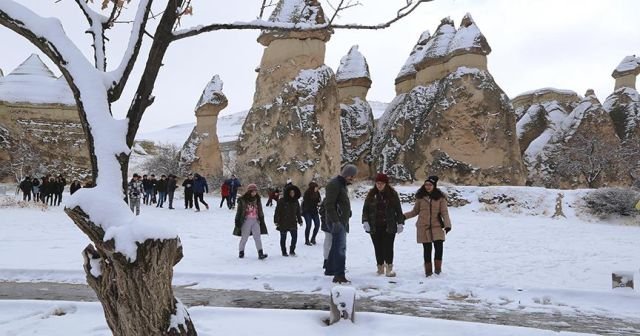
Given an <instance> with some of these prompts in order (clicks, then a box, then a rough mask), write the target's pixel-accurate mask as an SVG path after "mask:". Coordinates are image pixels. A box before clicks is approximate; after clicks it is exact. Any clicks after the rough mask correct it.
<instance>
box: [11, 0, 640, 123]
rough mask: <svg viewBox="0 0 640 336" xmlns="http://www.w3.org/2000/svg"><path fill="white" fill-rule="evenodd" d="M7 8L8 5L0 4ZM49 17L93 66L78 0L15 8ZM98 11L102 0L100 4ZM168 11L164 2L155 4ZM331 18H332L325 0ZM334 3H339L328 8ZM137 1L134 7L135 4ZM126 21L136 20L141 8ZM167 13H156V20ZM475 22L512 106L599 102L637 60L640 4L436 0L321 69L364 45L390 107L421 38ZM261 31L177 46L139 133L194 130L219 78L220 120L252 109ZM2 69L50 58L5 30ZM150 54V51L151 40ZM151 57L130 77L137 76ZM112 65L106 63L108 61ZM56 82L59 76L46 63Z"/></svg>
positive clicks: (212, 10)
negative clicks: (556, 94)
mask: <svg viewBox="0 0 640 336" xmlns="http://www.w3.org/2000/svg"><path fill="white" fill-rule="evenodd" d="M0 1H4V0H0ZM19 2H21V3H23V4H24V5H26V6H28V7H29V8H31V9H32V10H34V11H35V12H37V13H39V14H40V15H43V16H55V17H59V18H60V19H61V21H62V23H63V25H64V27H65V30H66V31H67V34H68V35H69V36H70V37H71V38H72V39H74V41H76V42H77V43H78V44H79V45H80V47H81V49H82V50H83V51H85V53H86V54H87V55H88V57H89V58H90V59H93V56H92V50H91V46H90V40H89V38H88V36H87V34H84V31H85V30H86V21H85V19H84V17H83V16H82V14H81V13H80V11H79V10H78V8H77V5H75V3H74V1H73V0H62V1H61V2H59V3H55V0H37V1H36V0H19ZM94 2H96V3H98V4H99V3H101V1H94ZM156 2H158V3H164V1H158V0H157V1H156ZM321 2H322V3H323V5H324V7H325V11H326V13H327V14H328V15H331V13H332V10H331V8H329V7H328V6H327V5H326V4H327V2H326V1H321ZM331 2H332V3H337V2H338V1H337V0H333V1H331ZM360 2H361V3H362V6H359V7H356V8H352V9H349V10H348V11H346V12H344V13H343V14H342V16H341V17H340V18H339V19H337V20H336V21H337V22H340V23H353V22H357V23H363V24H376V23H380V22H383V21H386V20H388V19H389V18H391V17H393V16H394V15H395V10H396V9H397V8H399V7H401V5H402V4H403V3H404V2H405V0H384V1H382V0H360ZM135 3H137V1H136V0H132V4H135ZM260 3H261V1H260V0H193V1H192V4H193V7H194V15H193V16H192V17H187V18H185V19H184V20H183V22H182V27H181V28H188V27H190V26H193V25H197V24H206V23H211V22H218V23H221V22H234V21H250V20H253V19H255V18H256V16H257V15H258V12H259V5H260ZM130 7H131V9H130V10H129V13H127V14H125V16H128V17H130V16H132V15H133V12H134V10H135V7H137V6H132V5H130ZM160 10H161V7H160V6H156V8H155V12H159V11H160ZM466 12H469V13H471V14H472V16H473V18H474V20H475V21H476V23H477V25H478V27H479V28H480V30H481V31H482V32H483V33H484V35H485V36H486V37H487V40H488V42H489V44H490V45H491V48H492V49H493V51H492V53H491V54H490V55H489V56H488V60H489V71H490V72H491V73H492V75H493V76H494V78H495V79H496V82H497V83H498V84H499V85H500V87H502V89H503V90H504V91H505V92H506V93H507V94H508V95H509V97H511V98H513V97H515V96H516V95H518V94H520V93H522V92H524V91H529V90H534V89H538V88H542V87H556V88H560V89H568V90H574V91H576V92H577V93H578V94H581V95H582V94H584V92H585V91H586V90H587V89H588V88H593V89H595V91H596V94H597V95H598V97H599V98H600V99H601V100H604V99H605V98H606V96H607V95H609V94H610V93H611V92H612V90H613V84H614V80H613V78H611V72H612V71H613V69H614V68H615V67H616V66H617V65H618V63H619V62H620V61H621V60H622V58H623V57H624V56H627V55H633V54H636V55H639V54H640V21H638V13H640V1H639V0H612V1H602V0H600V1H594V0H562V1H559V0H435V1H433V2H430V3H425V4H422V5H421V7H419V9H418V10H416V11H415V12H414V13H412V14H411V16H409V17H407V18H405V19H404V20H402V21H400V22H398V23H396V25H394V26H392V27H391V28H388V29H386V30H381V31H352V30H349V31H346V30H338V31H336V32H335V34H334V35H333V37H332V38H331V40H330V41H329V42H328V44H327V55H326V59H325V62H326V64H327V65H329V66H330V67H332V68H333V69H334V71H335V70H336V68H337V66H338V64H339V62H340V58H341V57H342V56H343V55H344V54H346V52H347V51H348V50H349V48H350V47H351V46H352V45H354V44H358V45H359V46H360V51H361V52H362V53H363V54H364V56H365V57H366V58H367V61H368V63H369V68H370V71H371V75H372V79H373V85H372V87H371V90H370V91H369V95H368V99H369V100H376V101H382V102H389V101H391V99H393V97H394V96H395V91H394V79H395V77H396V75H397V73H398V71H399V70H400V67H401V66H402V65H403V64H404V62H405V60H406V58H407V56H408V54H409V51H410V50H411V48H412V47H413V45H414V44H415V42H416V41H417V39H418V37H419V36H420V34H421V33H422V32H423V31H424V30H429V31H431V32H432V33H433V32H434V31H435V29H436V28H437V26H438V24H439V22H440V19H441V18H443V17H446V16H450V17H451V18H452V19H453V20H454V21H455V25H456V27H457V26H458V25H459V24H460V20H461V18H462V16H463V15H464V14H465V13H466ZM129 29H130V26H129V25H127V24H121V25H119V26H118V29H116V30H115V31H114V32H113V33H112V34H111V35H109V38H110V42H108V43H109V44H108V45H107V48H108V56H109V57H110V58H109V60H110V63H109V64H110V65H111V66H114V65H116V64H118V63H119V57H120V56H121V54H122V51H123V49H124V46H125V44H126V38H127V35H126V33H127V32H128V30H129ZM258 33H259V32H258V31H217V32H211V33H205V34H202V35H199V36H197V37H193V38H189V39H184V40H181V41H178V42H176V43H174V44H173V45H172V46H171V47H170V48H169V51H168V53H167V55H166V56H165V62H164V64H165V66H164V67H163V68H162V69H161V72H160V76H159V78H158V81H157V83H156V86H155V90H154V95H155V96H156V100H155V103H154V104H153V105H152V106H151V107H150V108H149V109H148V110H147V112H146V114H145V115H144V118H143V119H142V124H141V129H140V131H143V132H144V131H151V130H157V129H162V128H166V127H169V126H173V125H176V124H181V123H188V122H194V121H195V116H194V107H195V104H196V103H197V101H198V98H199V97H200V94H201V93H202V90H203V88H204V86H205V85H206V83H207V82H208V81H209V80H210V79H211V77H212V76H213V75H215V74H219V75H220V78H221V79H222V80H223V82H224V90H223V91H224V92H225V94H226V96H227V98H228V99H229V106H228V107H227V108H226V109H225V110H223V112H222V114H221V115H225V114H229V113H234V112H237V111H240V110H245V109H249V108H250V107H251V104H252V99H253V94H254V90H255V80H256V75H257V73H256V72H255V68H256V67H257V66H258V65H259V63H260V59H261V57H262V52H263V50H264V48H263V47H262V46H261V45H260V44H258V43H257V42H256V38H257V37H258ZM0 41H1V42H0V43H1V44H2V52H1V53H0V69H2V70H3V71H4V73H5V74H7V73H9V72H10V71H12V70H13V69H14V68H15V67H17V66H18V65H19V64H20V63H21V62H22V61H24V60H25V59H26V58H27V57H28V56H29V55H30V54H31V53H38V54H40V56H41V58H42V59H43V60H44V59H46V56H44V55H43V54H41V53H40V52H39V51H38V50H37V49H35V48H34V47H32V46H31V45H30V44H29V43H28V42H27V41H26V40H25V39H23V38H21V37H19V36H18V35H16V34H15V33H14V32H12V31H10V30H8V29H6V28H4V27H2V26H0ZM144 42H145V46H146V47H148V46H149V45H150V43H151V40H150V38H146V39H145V41H144ZM144 56H145V54H144V53H142V55H141V57H140V58H139V62H138V66H137V67H136V68H135V70H134V75H139V72H136V71H139V70H140V69H141V67H142V66H141V65H143V64H144V62H145V60H146V59H145V58H144ZM109 60H108V61H109ZM46 63H47V65H49V66H50V67H51V68H52V70H53V71H54V72H55V73H56V74H60V71H58V70H57V69H54V68H53V64H52V63H51V62H50V61H48V60H46ZM137 79H139V76H134V77H132V79H131V80H130V81H129V83H128V86H127V91H126V93H125V95H123V97H122V98H121V100H120V101H119V102H118V103H116V104H115V105H114V115H115V116H117V117H123V116H124V115H125V114H126V109H127V107H128V106H129V105H130V102H131V97H132V94H133V92H134V91H135V88H136V87H137V85H138V83H137Z"/></svg>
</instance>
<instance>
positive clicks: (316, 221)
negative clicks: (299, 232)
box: [302, 212, 320, 243]
mask: <svg viewBox="0 0 640 336" xmlns="http://www.w3.org/2000/svg"><path fill="white" fill-rule="evenodd" d="M302 215H303V216H304V222H305V224H306V227H305V228H304V241H305V242H307V243H308V242H309V233H311V221H313V236H311V240H312V241H314V242H315V241H316V236H317V235H318V230H319V229H320V215H318V213H317V212H316V213H315V214H314V213H310V212H305V213H304V214H302Z"/></svg>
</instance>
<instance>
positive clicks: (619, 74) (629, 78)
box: [611, 55, 640, 90]
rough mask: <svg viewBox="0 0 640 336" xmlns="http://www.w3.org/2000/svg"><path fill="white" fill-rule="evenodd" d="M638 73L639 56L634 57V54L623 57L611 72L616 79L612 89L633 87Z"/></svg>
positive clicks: (639, 71) (639, 73) (639, 65)
mask: <svg viewBox="0 0 640 336" xmlns="http://www.w3.org/2000/svg"><path fill="white" fill-rule="evenodd" d="M638 75H640V58H636V55H631V56H627V57H625V58H623V59H622V62H620V64H618V67H616V69H615V70H613V73H612V74H611V76H612V77H613V78H615V80H616V83H615V87H614V90H617V89H619V88H622V87H628V88H632V89H635V88H636V77H637V76H638Z"/></svg>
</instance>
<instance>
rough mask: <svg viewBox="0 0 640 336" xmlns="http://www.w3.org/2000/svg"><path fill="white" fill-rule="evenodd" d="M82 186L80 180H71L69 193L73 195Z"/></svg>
mask: <svg viewBox="0 0 640 336" xmlns="http://www.w3.org/2000/svg"><path fill="white" fill-rule="evenodd" d="M80 188H82V184H81V183H80V181H78V180H73V182H71V185H70V186H69V193H71V195H73V193H75V192H76V191H78V190H79V189H80Z"/></svg>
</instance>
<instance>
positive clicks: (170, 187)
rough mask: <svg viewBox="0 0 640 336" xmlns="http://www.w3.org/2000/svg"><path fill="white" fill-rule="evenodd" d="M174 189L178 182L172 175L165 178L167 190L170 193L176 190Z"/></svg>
mask: <svg viewBox="0 0 640 336" xmlns="http://www.w3.org/2000/svg"><path fill="white" fill-rule="evenodd" d="M176 189H178V184H177V182H176V179H175V178H174V177H173V176H172V177H170V178H168V179H167V192H168V193H172V192H174V191H176Z"/></svg>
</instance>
